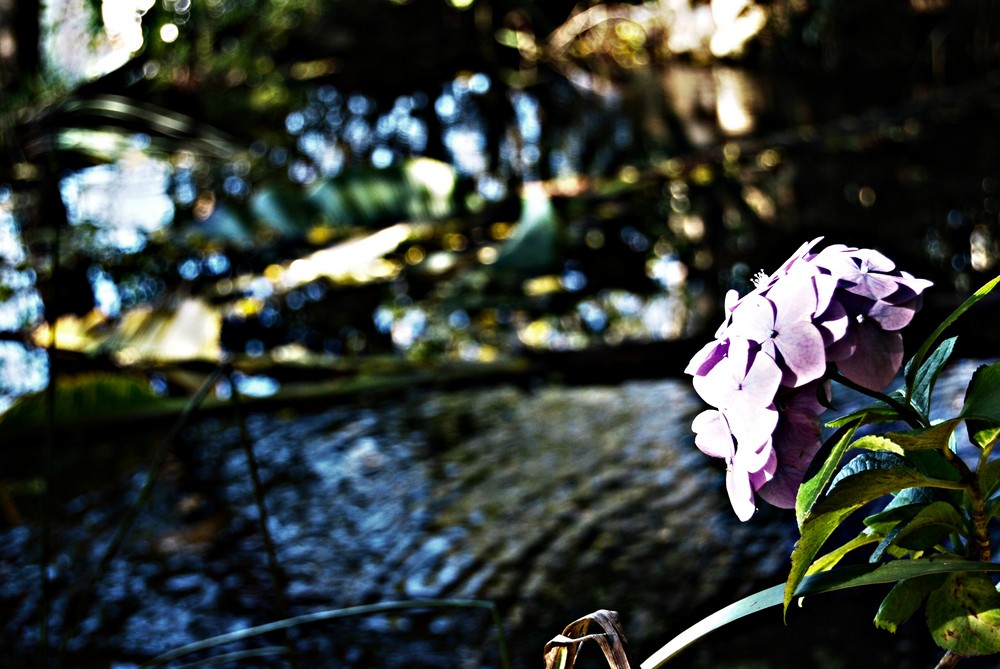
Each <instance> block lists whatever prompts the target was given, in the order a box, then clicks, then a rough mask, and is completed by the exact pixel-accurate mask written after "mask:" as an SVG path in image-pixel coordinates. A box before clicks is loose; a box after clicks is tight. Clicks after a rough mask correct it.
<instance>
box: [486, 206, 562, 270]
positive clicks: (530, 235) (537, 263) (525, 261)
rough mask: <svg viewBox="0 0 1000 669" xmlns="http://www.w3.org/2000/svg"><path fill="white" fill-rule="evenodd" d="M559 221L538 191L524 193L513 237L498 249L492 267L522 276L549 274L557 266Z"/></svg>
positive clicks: (551, 207)
mask: <svg viewBox="0 0 1000 669" xmlns="http://www.w3.org/2000/svg"><path fill="white" fill-rule="evenodd" d="M559 230H560V225H559V218H558V216H557V215H556V210H555V208H554V207H553V206H552V201H551V199H550V198H549V195H548V193H546V192H545V191H544V190H543V189H541V188H533V189H531V190H526V192H525V194H524V196H523V197H522V199H521V218H520V220H519V221H518V224H517V229H516V230H515V232H514V235H513V236H512V237H511V238H510V239H508V240H507V241H506V242H505V243H504V245H503V246H502V247H501V248H500V254H499V256H498V257H497V261H496V263H494V265H493V267H494V268H496V269H498V270H511V271H514V272H516V273H517V274H519V275H522V276H532V275H538V274H543V273H545V272H548V271H551V270H552V269H554V268H555V266H556V265H557V264H558V244H559Z"/></svg>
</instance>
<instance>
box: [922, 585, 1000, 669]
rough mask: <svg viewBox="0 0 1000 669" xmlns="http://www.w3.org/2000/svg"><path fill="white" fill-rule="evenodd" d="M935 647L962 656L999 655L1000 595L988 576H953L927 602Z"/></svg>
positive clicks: (929, 624)
mask: <svg viewBox="0 0 1000 669" xmlns="http://www.w3.org/2000/svg"><path fill="white" fill-rule="evenodd" d="M927 626H928V627H929V628H930V631H931V635H932V636H933V637H934V641H935V643H937V644H938V645H939V646H941V647H942V648H944V649H946V650H950V651H952V652H954V653H958V654H959V655H963V656H974V655H989V654H991V653H997V652H1000V593H997V591H996V588H995V587H994V586H993V581H992V580H991V579H990V578H989V577H988V576H986V575H985V574H957V573H956V574H951V575H950V576H949V577H948V579H947V580H946V581H945V583H944V585H942V586H941V587H940V588H938V589H936V590H934V591H933V592H931V593H930V596H929V597H928V598H927Z"/></svg>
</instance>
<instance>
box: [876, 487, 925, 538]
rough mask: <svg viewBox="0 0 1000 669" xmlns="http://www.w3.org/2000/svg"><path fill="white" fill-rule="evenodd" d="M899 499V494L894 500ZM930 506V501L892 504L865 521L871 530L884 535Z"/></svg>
mask: <svg viewBox="0 0 1000 669" xmlns="http://www.w3.org/2000/svg"><path fill="white" fill-rule="evenodd" d="M913 490H921V488H913ZM898 499H899V497H898V496H897V497H896V498H895V499H894V500H893V502H895V501H896V500H898ZM928 506H930V502H917V503H913V504H902V505H898V506H892V505H890V506H887V507H886V508H885V509H884V510H883V511H880V512H879V513H873V514H872V515H870V516H868V517H867V518H865V520H864V523H865V526H866V527H867V528H868V530H869V531H870V532H872V533H873V534H877V535H879V536H881V537H884V536H885V535H887V534H888V533H889V530H891V529H892V528H894V527H895V526H896V525H899V524H900V523H902V522H909V521H910V520H912V519H913V518H915V517H916V515H917V514H918V513H920V512H921V511H922V510H923V509H926V508H927V507H928Z"/></svg>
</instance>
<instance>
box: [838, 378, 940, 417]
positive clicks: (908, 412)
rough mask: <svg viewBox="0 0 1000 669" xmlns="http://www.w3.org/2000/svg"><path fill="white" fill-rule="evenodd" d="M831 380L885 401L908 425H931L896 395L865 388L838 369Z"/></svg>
mask: <svg viewBox="0 0 1000 669" xmlns="http://www.w3.org/2000/svg"><path fill="white" fill-rule="evenodd" d="M830 380H831V381H836V382H837V383H839V384H840V385H842V386H844V387H846V388H850V389H851V390H854V391H856V392H859V393H861V394H862V395H867V396H868V397H871V398H872V399H876V400H878V401H879V402H884V403H885V404H887V405H889V406H890V407H892V408H893V409H895V410H896V413H898V414H899V417H900V418H901V419H903V420H904V421H906V423H907V425H909V426H910V427H912V428H916V429H919V428H924V427H930V425H929V424H928V422H927V419H926V418H924V417H923V416H921V415H920V413H919V412H918V411H917V410H916V409H914V408H913V407H912V406H909V405H907V404H903V403H902V402H900V401H899V400H897V399H896V398H894V397H890V396H889V395H886V394H885V393H880V392H878V391H877V390H872V389H871V388H865V387H864V386H862V385H860V384H858V383H855V382H854V381H851V380H850V379H849V378H847V377H846V376H844V375H843V374H841V373H840V372H838V371H834V372H832V373H831V374H830Z"/></svg>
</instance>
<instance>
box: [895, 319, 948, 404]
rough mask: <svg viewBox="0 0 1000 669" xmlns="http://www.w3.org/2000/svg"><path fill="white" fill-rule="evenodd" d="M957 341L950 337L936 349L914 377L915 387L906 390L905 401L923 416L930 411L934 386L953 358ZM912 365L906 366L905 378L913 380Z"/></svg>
mask: <svg viewBox="0 0 1000 669" xmlns="http://www.w3.org/2000/svg"><path fill="white" fill-rule="evenodd" d="M957 339H958V337H950V338H948V339H945V340H944V341H943V342H941V344H940V345H939V346H938V347H937V348H936V349H934V353H932V354H931V356H930V357H929V358H927V361H926V362H924V363H923V364H922V365H920V369H918V370H917V373H916V374H915V375H914V376H913V377H912V378H913V385H912V386H908V387H907V389H906V390H907V392H908V393H909V395H908V397H906V398H904V401H905V400H909V402H910V404H911V405H912V406H913V408H915V409H916V410H917V411H919V412H920V414H921V415H923V416H926V415H927V414H928V412H929V411H930V404H931V393H932V392H933V391H934V384H935V383H936V382H937V379H938V376H940V374H941V370H942V369H943V368H944V365H945V363H946V362H948V358H949V357H951V352H952V351H953V350H954V349H955V341H956V340H957ZM912 362H913V360H911V361H910V363H912ZM910 363H907V365H906V372H905V378H911V376H910Z"/></svg>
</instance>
